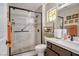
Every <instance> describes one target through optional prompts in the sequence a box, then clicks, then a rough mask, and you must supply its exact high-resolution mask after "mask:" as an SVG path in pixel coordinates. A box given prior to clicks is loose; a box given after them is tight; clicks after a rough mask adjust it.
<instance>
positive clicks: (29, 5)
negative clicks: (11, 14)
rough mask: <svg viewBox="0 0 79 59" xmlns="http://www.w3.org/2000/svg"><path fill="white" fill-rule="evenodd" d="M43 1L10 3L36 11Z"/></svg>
mask: <svg viewBox="0 0 79 59" xmlns="http://www.w3.org/2000/svg"><path fill="white" fill-rule="evenodd" d="M42 4H43V3H9V5H10V6H15V7H20V8H24V9H28V10H32V11H36V10H37V9H38V8H39V7H41V5H42Z"/></svg>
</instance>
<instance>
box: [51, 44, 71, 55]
mask: <svg viewBox="0 0 79 59" xmlns="http://www.w3.org/2000/svg"><path fill="white" fill-rule="evenodd" d="M52 50H54V51H55V52H57V53H59V54H60V56H70V55H71V53H70V52H69V51H68V50H65V49H63V48H61V47H59V46H56V45H53V44H52Z"/></svg>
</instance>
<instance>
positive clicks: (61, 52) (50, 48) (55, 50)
mask: <svg viewBox="0 0 79 59" xmlns="http://www.w3.org/2000/svg"><path fill="white" fill-rule="evenodd" d="M45 55H46V56H78V55H77V54H75V53H72V52H70V51H68V50H66V49H64V48H62V47H59V46H57V45H55V44H52V43H50V42H47V49H46V51H45Z"/></svg>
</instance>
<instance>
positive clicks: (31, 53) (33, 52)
mask: <svg viewBox="0 0 79 59" xmlns="http://www.w3.org/2000/svg"><path fill="white" fill-rule="evenodd" d="M14 56H36V52H35V50H34V51H29V52H25V53H21V54H17V55H14Z"/></svg>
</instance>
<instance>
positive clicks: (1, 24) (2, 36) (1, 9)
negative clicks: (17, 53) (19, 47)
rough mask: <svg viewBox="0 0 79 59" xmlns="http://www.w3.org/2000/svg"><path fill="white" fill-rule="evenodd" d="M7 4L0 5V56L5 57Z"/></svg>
mask: <svg viewBox="0 0 79 59" xmlns="http://www.w3.org/2000/svg"><path fill="white" fill-rule="evenodd" d="M6 40H7V4H4V3H0V55H7V45H6Z"/></svg>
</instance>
